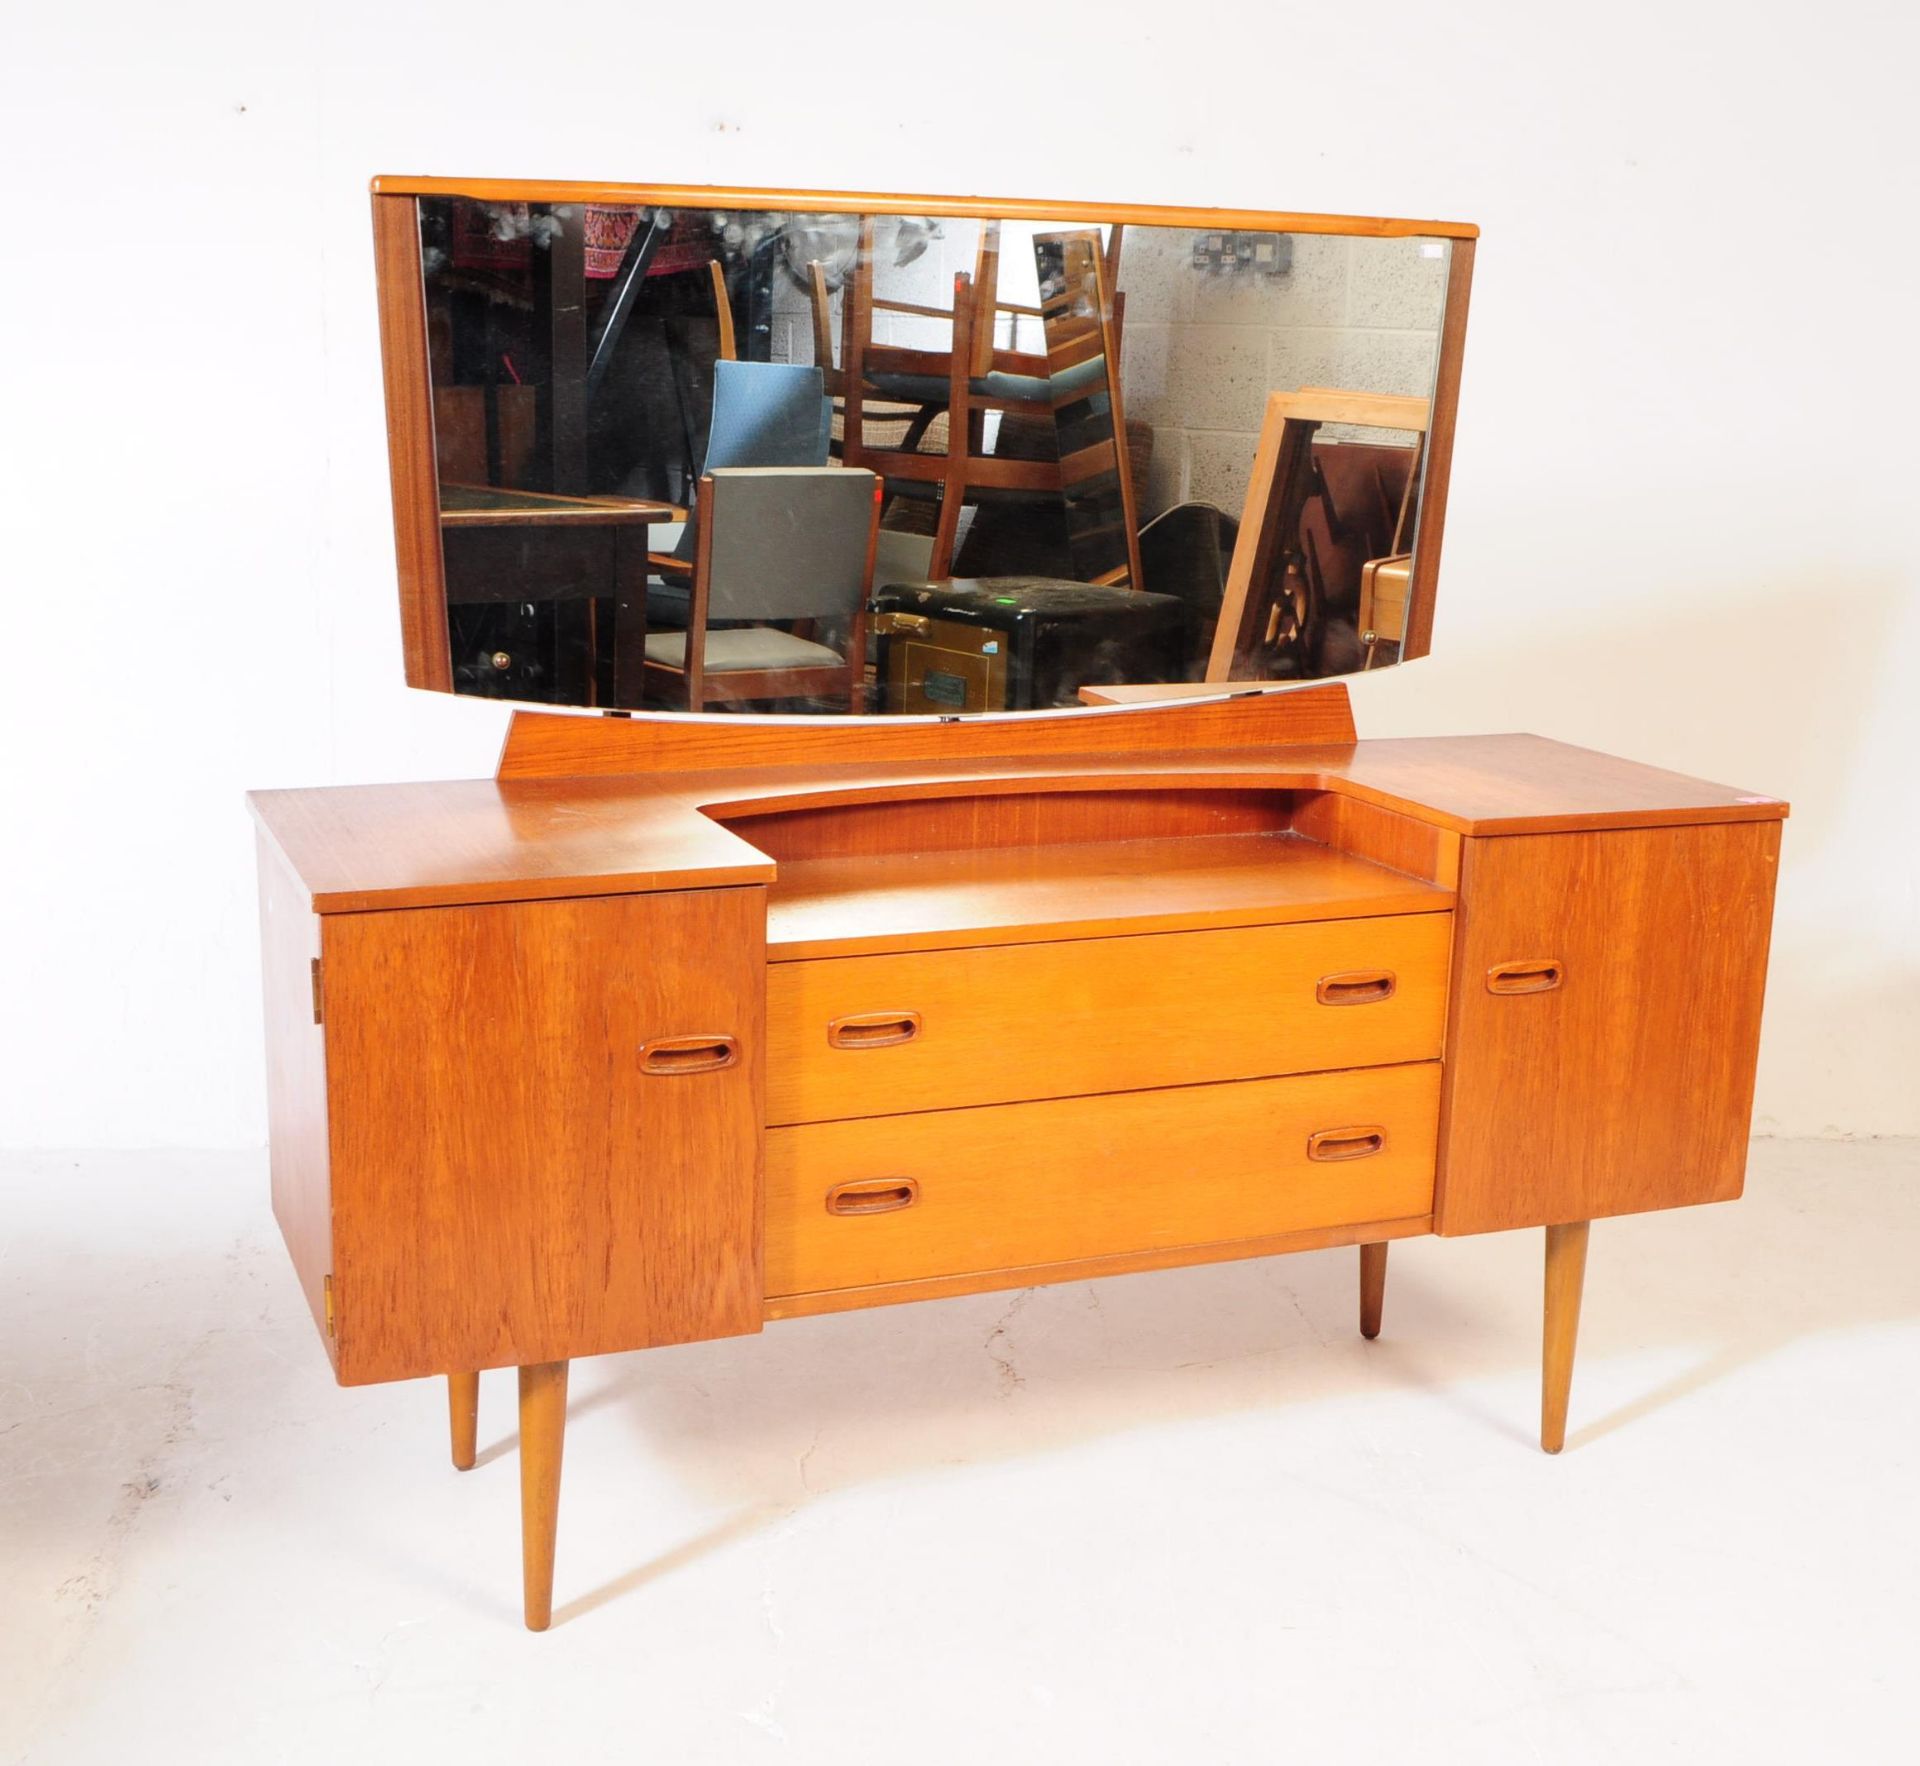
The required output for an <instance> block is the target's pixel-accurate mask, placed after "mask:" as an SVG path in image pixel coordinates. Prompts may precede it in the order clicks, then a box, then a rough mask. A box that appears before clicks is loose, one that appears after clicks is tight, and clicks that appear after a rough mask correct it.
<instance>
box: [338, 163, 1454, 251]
mask: <svg viewBox="0 0 1920 1766" xmlns="http://www.w3.org/2000/svg"><path fill="white" fill-rule="evenodd" d="M371 188H372V190H373V192H374V194H375V195H376V196H407V197H413V196H469V197H472V198H474V199H475V200H476V201H480V202H592V203H611V204H615V205H618V206H622V207H625V206H638V207H649V208H650V207H665V208H694V209H754V210H760V209H767V210H774V211H777V212H785V211H787V210H795V211H798V212H801V213H815V214H834V215H844V214H869V215H928V216H938V217H940V218H942V219H947V220H973V219H978V218H986V219H996V220H1006V221H1023V220H1024V221H1072V222H1082V221H1092V222H1102V221H1105V222H1119V223H1120V224H1121V225H1123V226H1129V227H1179V228H1182V229H1189V228H1200V229H1203V230H1204V229H1207V228H1216V227H1224V228H1228V229H1231V230H1238V231H1247V232H1256V233H1349V234H1356V235H1361V236H1364V237H1368V238H1374V239H1400V238H1407V237H1411V236H1414V235H1419V234H1425V235H1429V236H1431V237H1433V238H1435V239H1473V238H1477V237H1478V236H1479V232H1480V229H1479V228H1478V227H1476V226H1474V225H1473V223H1472V222H1470V221H1407V220H1392V219H1388V218H1386V217H1383V216H1375V215H1312V214H1298V213H1295V212H1293V211H1292V210H1283V209H1236V208H1180V207H1175V206H1172V205H1169V204H1156V203H1129V202H1087V201H1085V200H1076V201H1071V202H1054V201H1051V200H1048V199H1043V198H1038V197H1030V196H1017V197H1005V196H912V195H906V194H903V193H902V192H900V191H897V190H773V189H755V188H753V187H751V186H734V185H721V184H626V183H596V182H591V181H581V180H567V179H553V178H435V177H419V176H415V175H411V174H397V175H396V174H390V173H389V174H382V175H381V176H380V177H377V178H375V179H374V180H373V182H372V185H371Z"/></svg>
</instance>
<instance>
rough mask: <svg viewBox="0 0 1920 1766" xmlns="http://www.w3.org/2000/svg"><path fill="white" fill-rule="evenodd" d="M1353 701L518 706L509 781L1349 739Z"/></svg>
mask: <svg viewBox="0 0 1920 1766" xmlns="http://www.w3.org/2000/svg"><path fill="white" fill-rule="evenodd" d="M1353 739H1354V730H1353V710H1352V707H1351V704H1350V703H1349V701H1348V698H1347V689H1346V686H1345V685H1344V683H1342V682H1338V681H1335V682H1331V683H1329V684H1326V685H1323V686H1314V687H1303V688H1299V689H1296V690H1294V691H1292V692H1287V693H1250V694H1245V695H1242V696H1241V697H1239V698H1232V699H1213V700H1208V701H1207V702H1206V703H1204V704H1200V705H1166V706H1144V707H1138V708H1132V707H1119V708H1115V709H1111V710H1098V709H1081V710H1072V711H1061V712H1054V711H1036V712H1021V713H1013V714H1009V715H1007V716H1004V717H970V718H964V719H961V718H949V719H945V720H941V719H938V718H904V717H887V718H864V719H861V720H859V721H857V722H852V721H849V720H848V719H846V718H831V717H822V718H793V717H785V718H764V719H751V720H749V719H746V718H731V719H729V718H710V719H707V720H705V721H699V722H696V721H692V720H688V719H684V718H682V719H672V718H664V717H631V718H592V717H581V716H579V715H577V714H573V713H568V712H547V711H516V712H515V713H514V714H513V722H512V723H511V724H510V725H509V726H508V729H507V740H506V746H505V748H504V749H503V750H502V752H501V755H500V766H499V771H498V776H499V777H500V778H502V779H527V778H549V777H553V776H555V775H564V774H582V773H657V772H685V771H706V772H711V771H716V770H724V769H731V768H735V767H772V766H778V767H799V766H808V765H814V766H842V765H847V764H856V765H880V766H886V765H891V764H897V763H900V762H904V761H923V760H935V761H968V760H1009V759H1019V758H1029V759H1032V758H1046V757H1050V756H1057V755H1084V754H1135V753H1137V752H1139V751H1141V750H1143V749H1144V750H1148V751H1151V750H1154V749H1156V748H1166V749H1180V750H1183V751H1184V750H1191V749H1195V748H1236V747H1244V746H1249V745H1261V744H1284V743H1345V742H1351V741H1352V740H1353Z"/></svg>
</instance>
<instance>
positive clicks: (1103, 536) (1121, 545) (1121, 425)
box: [1033, 227, 1144, 589]
mask: <svg viewBox="0 0 1920 1766" xmlns="http://www.w3.org/2000/svg"><path fill="white" fill-rule="evenodd" d="M1116 231H1117V230H1116ZM1033 257H1034V268H1035V270H1036V271H1037V273H1038V279H1039V285H1040V322H1041V327H1042V331H1043V334H1044V336H1045V338H1046V346H1047V402H1048V405H1049V407H1050V408H1051V410H1052V413H1053V425H1054V436H1055V441H1056V443H1057V450H1058V454H1059V470H1060V492H1061V499H1062V501H1063V503H1064V504H1065V508H1066V520H1067V551H1068V555H1069V557H1070V558H1071V559H1072V561H1073V574H1074V575H1075V576H1076V577H1077V578H1079V579H1080V580H1081V581H1083V582H1090V583H1103V584H1115V585H1126V586H1129V587H1132V588H1136V589H1137V588H1141V587H1143V586H1144V584H1143V582H1142V580H1141V575H1140V525H1139V521H1138V518H1137V514H1136V511H1135V509H1134V501H1133V467H1132V461H1131V460H1130V459H1129V458H1128V450H1127V421H1126V406H1125V401H1124V399H1123V398H1122V396H1121V391H1120V347H1119V332H1118V328H1117V326H1116V323H1115V319H1116V303H1115V298H1114V294H1113V287H1112V282H1111V280H1110V270H1109V262H1110V260H1109V256H1108V252H1107V250H1106V249H1104V248H1103V247H1102V244H1101V240H1100V232H1099V229H1098V228H1092V227H1089V228H1080V229H1076V230H1074V231H1072V232H1066V233H1036V234H1035V235H1034V239H1033ZM1111 261H1112V262H1114V263H1117V262H1118V246H1117V242H1116V244H1115V246H1114V247H1113V256H1112V259H1111Z"/></svg>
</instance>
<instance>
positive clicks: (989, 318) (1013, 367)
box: [814, 216, 1060, 577]
mask: <svg viewBox="0 0 1920 1766" xmlns="http://www.w3.org/2000/svg"><path fill="white" fill-rule="evenodd" d="M999 279H1000V226H999V223H998V222H989V223H987V224H985V225H983V226H982V227H981V230H980V240H979V244H978V246H977V248H976V251H975V254H974V268H973V272H972V274H971V275H969V274H967V273H966V272H964V271H962V272H959V273H957V274H956V275H955V276H954V279H953V303H952V305H951V306H950V307H936V306H930V305H927V304H924V303H919V302H913V301H904V300H895V299H892V298H889V297H884V296H880V295H877V294H876V293H875V291H874V223H873V218H872V217H871V216H868V217H867V218H866V219H865V220H864V221H863V223H862V225H861V229H860V243H859V249H858V252H857V253H856V256H855V262H854V270H853V274H852V275H851V276H850V277H849V279H848V282H847V288H846V294H845V298H844V301H843V304H842V312H841V326H840V337H841V344H840V359H839V363H838V367H837V369H836V375H837V380H838V384H839V387H840V396H841V399H842V401H843V409H844V421H843V425H842V429H843V438H842V443H841V457H842V459H844V460H845V461H846V462H847V464H848V465H850V466H865V467H867V468H869V469H871V470H873V471H876V472H878V473H880V474H881V476H882V477H883V478H884V479H885V480H886V481H887V486H888V490H889V492H899V493H903V494H906V495H914V494H919V495H923V496H927V495H934V494H937V495H938V497H939V514H938V516H937V519H936V522H935V527H934V536H933V542H934V543H933V556H932V560H931V565H930V568H931V572H932V574H933V575H934V576H936V577H944V576H947V575H949V574H951V571H952V567H953V552H954V546H955V543H956V541H957V538H958V534H959V524H960V512H961V510H962V508H963V507H964V506H965V505H966V504H967V503H968V502H969V501H972V500H976V499H977V498H978V497H980V496H981V495H983V494H985V495H995V494H1001V495H1013V496H1057V495H1058V493H1059V489H1060V475H1059V469H1058V466H1057V465H1056V464H1055V463H1054V462H1053V461H1050V460H1011V459H1001V458H997V457H995V456H994V455H992V454H990V453H988V451H987V446H986V418H987V414H988V413H989V412H990V411H999V412H1002V413H1006V412H1017V413H1020V414H1023V415H1028V416H1033V417H1040V418H1045V417H1048V416H1050V414H1051V410H1052V406H1051V404H1050V403H1049V400H1048V393H1047V379H1046V376H1047V360H1046V357H1045V356H1044V355H1036V354H1032V353H1023V352H1021V351H1017V350H1013V349H1001V348H998V347H996V341H995V329H996V325H997V322H998V319H999V316H1000V315H1001V314H1002V313H1007V314H1012V315H1016V316H1018V315H1027V316H1035V317H1037V309H1035V308H1032V307H1028V306H1023V305H1018V304H1015V303H1011V302H1003V301H1001V300H1000V299H999V297H998V287H999ZM814 287H815V295H814V311H815V316H814V337H815V351H816V353H821V352H823V351H824V350H825V349H826V347H827V344H828V340H829V335H830V326H829V324H828V323H827V320H826V317H825V314H826V308H825V304H824V303H825V296H826V289H825V282H824V277H823V276H822V277H819V278H817V279H816V280H815V283H814ZM876 314H899V315H904V316H908V317H913V318H919V319H932V320H937V321H943V322H945V323H946V324H947V325H948V326H949V327H950V338H949V343H948V347H947V348H946V349H945V350H940V349H926V348H907V347H904V346H902V345H898V344H891V343H880V342H878V341H876V340H875V337H874V324H875V315H876ZM875 406H879V407H881V408H882V411H880V412H873V414H874V415H879V416H881V419H882V421H887V420H891V421H894V422H898V421H899V420H900V418H901V415H902V413H903V412H906V413H908V418H907V422H906V432H905V435H904V436H903V437H902V439H901V440H900V442H899V443H898V445H896V446H891V447H882V446H877V445H875V443H874V441H873V439H872V436H871V433H870V421H869V417H870V412H871V411H872V409H873V407H875ZM882 413H884V414H882ZM942 414H944V415H945V417H946V429H947V445H946V449H945V451H944V453H938V454H928V453H922V452H921V451H920V444H921V442H922V441H923V440H924V439H925V436H926V434H927V432H928V430H929V428H930V427H931V425H932V423H933V421H934V420H935V419H937V418H938V417H940V416H941V415H942ZM922 487H924V488H922Z"/></svg>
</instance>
